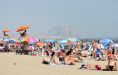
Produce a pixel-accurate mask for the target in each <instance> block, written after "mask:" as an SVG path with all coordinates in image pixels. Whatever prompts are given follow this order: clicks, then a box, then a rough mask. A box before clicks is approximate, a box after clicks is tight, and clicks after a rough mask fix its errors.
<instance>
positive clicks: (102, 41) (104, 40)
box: [100, 39, 113, 49]
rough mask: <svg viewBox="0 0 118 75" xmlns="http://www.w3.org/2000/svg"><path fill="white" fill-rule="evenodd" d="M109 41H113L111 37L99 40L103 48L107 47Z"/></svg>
mask: <svg viewBox="0 0 118 75" xmlns="http://www.w3.org/2000/svg"><path fill="white" fill-rule="evenodd" d="M109 43H113V40H111V39H102V40H100V44H102V45H103V47H104V48H105V49H108V47H109Z"/></svg>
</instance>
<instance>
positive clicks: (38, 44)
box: [36, 42, 45, 47]
mask: <svg viewBox="0 0 118 75" xmlns="http://www.w3.org/2000/svg"><path fill="white" fill-rule="evenodd" d="M36 45H37V46H39V47H43V46H45V43H44V42H37V43H36Z"/></svg>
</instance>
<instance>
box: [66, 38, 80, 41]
mask: <svg viewBox="0 0 118 75" xmlns="http://www.w3.org/2000/svg"><path fill="white" fill-rule="evenodd" d="M67 40H68V41H71V42H77V41H78V39H75V38H72V39H67Z"/></svg>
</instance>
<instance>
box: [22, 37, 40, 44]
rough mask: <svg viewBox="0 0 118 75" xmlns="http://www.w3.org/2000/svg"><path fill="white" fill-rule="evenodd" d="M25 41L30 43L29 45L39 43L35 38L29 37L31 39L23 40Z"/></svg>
mask: <svg viewBox="0 0 118 75" xmlns="http://www.w3.org/2000/svg"><path fill="white" fill-rule="evenodd" d="M23 41H26V42H28V43H29V44H34V43H36V42H38V39H36V38H33V37H29V38H25V39H23Z"/></svg>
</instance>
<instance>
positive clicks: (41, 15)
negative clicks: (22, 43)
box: [0, 0, 118, 37]
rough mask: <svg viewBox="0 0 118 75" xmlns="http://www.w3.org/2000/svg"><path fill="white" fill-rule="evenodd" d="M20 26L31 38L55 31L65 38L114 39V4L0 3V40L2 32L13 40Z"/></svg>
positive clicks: (101, 0) (84, 0)
mask: <svg viewBox="0 0 118 75" xmlns="http://www.w3.org/2000/svg"><path fill="white" fill-rule="evenodd" d="M20 25H30V26H31V27H30V28H29V29H28V34H30V36H34V37H40V34H41V33H43V34H46V33H53V32H56V30H57V29H62V30H63V31H62V33H65V32H64V31H66V32H68V36H69V32H72V33H73V35H74V34H76V35H77V36H88V37H106V36H110V37H118V34H117V33H118V32H117V29H118V0H0V32H1V34H0V36H2V30H3V29H4V28H9V29H10V31H11V32H10V33H9V34H10V35H12V36H17V35H18V33H17V32H16V29H17V28H18V27H19V26H20ZM58 32H59V31H58ZM55 34H56V33H55Z"/></svg>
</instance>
